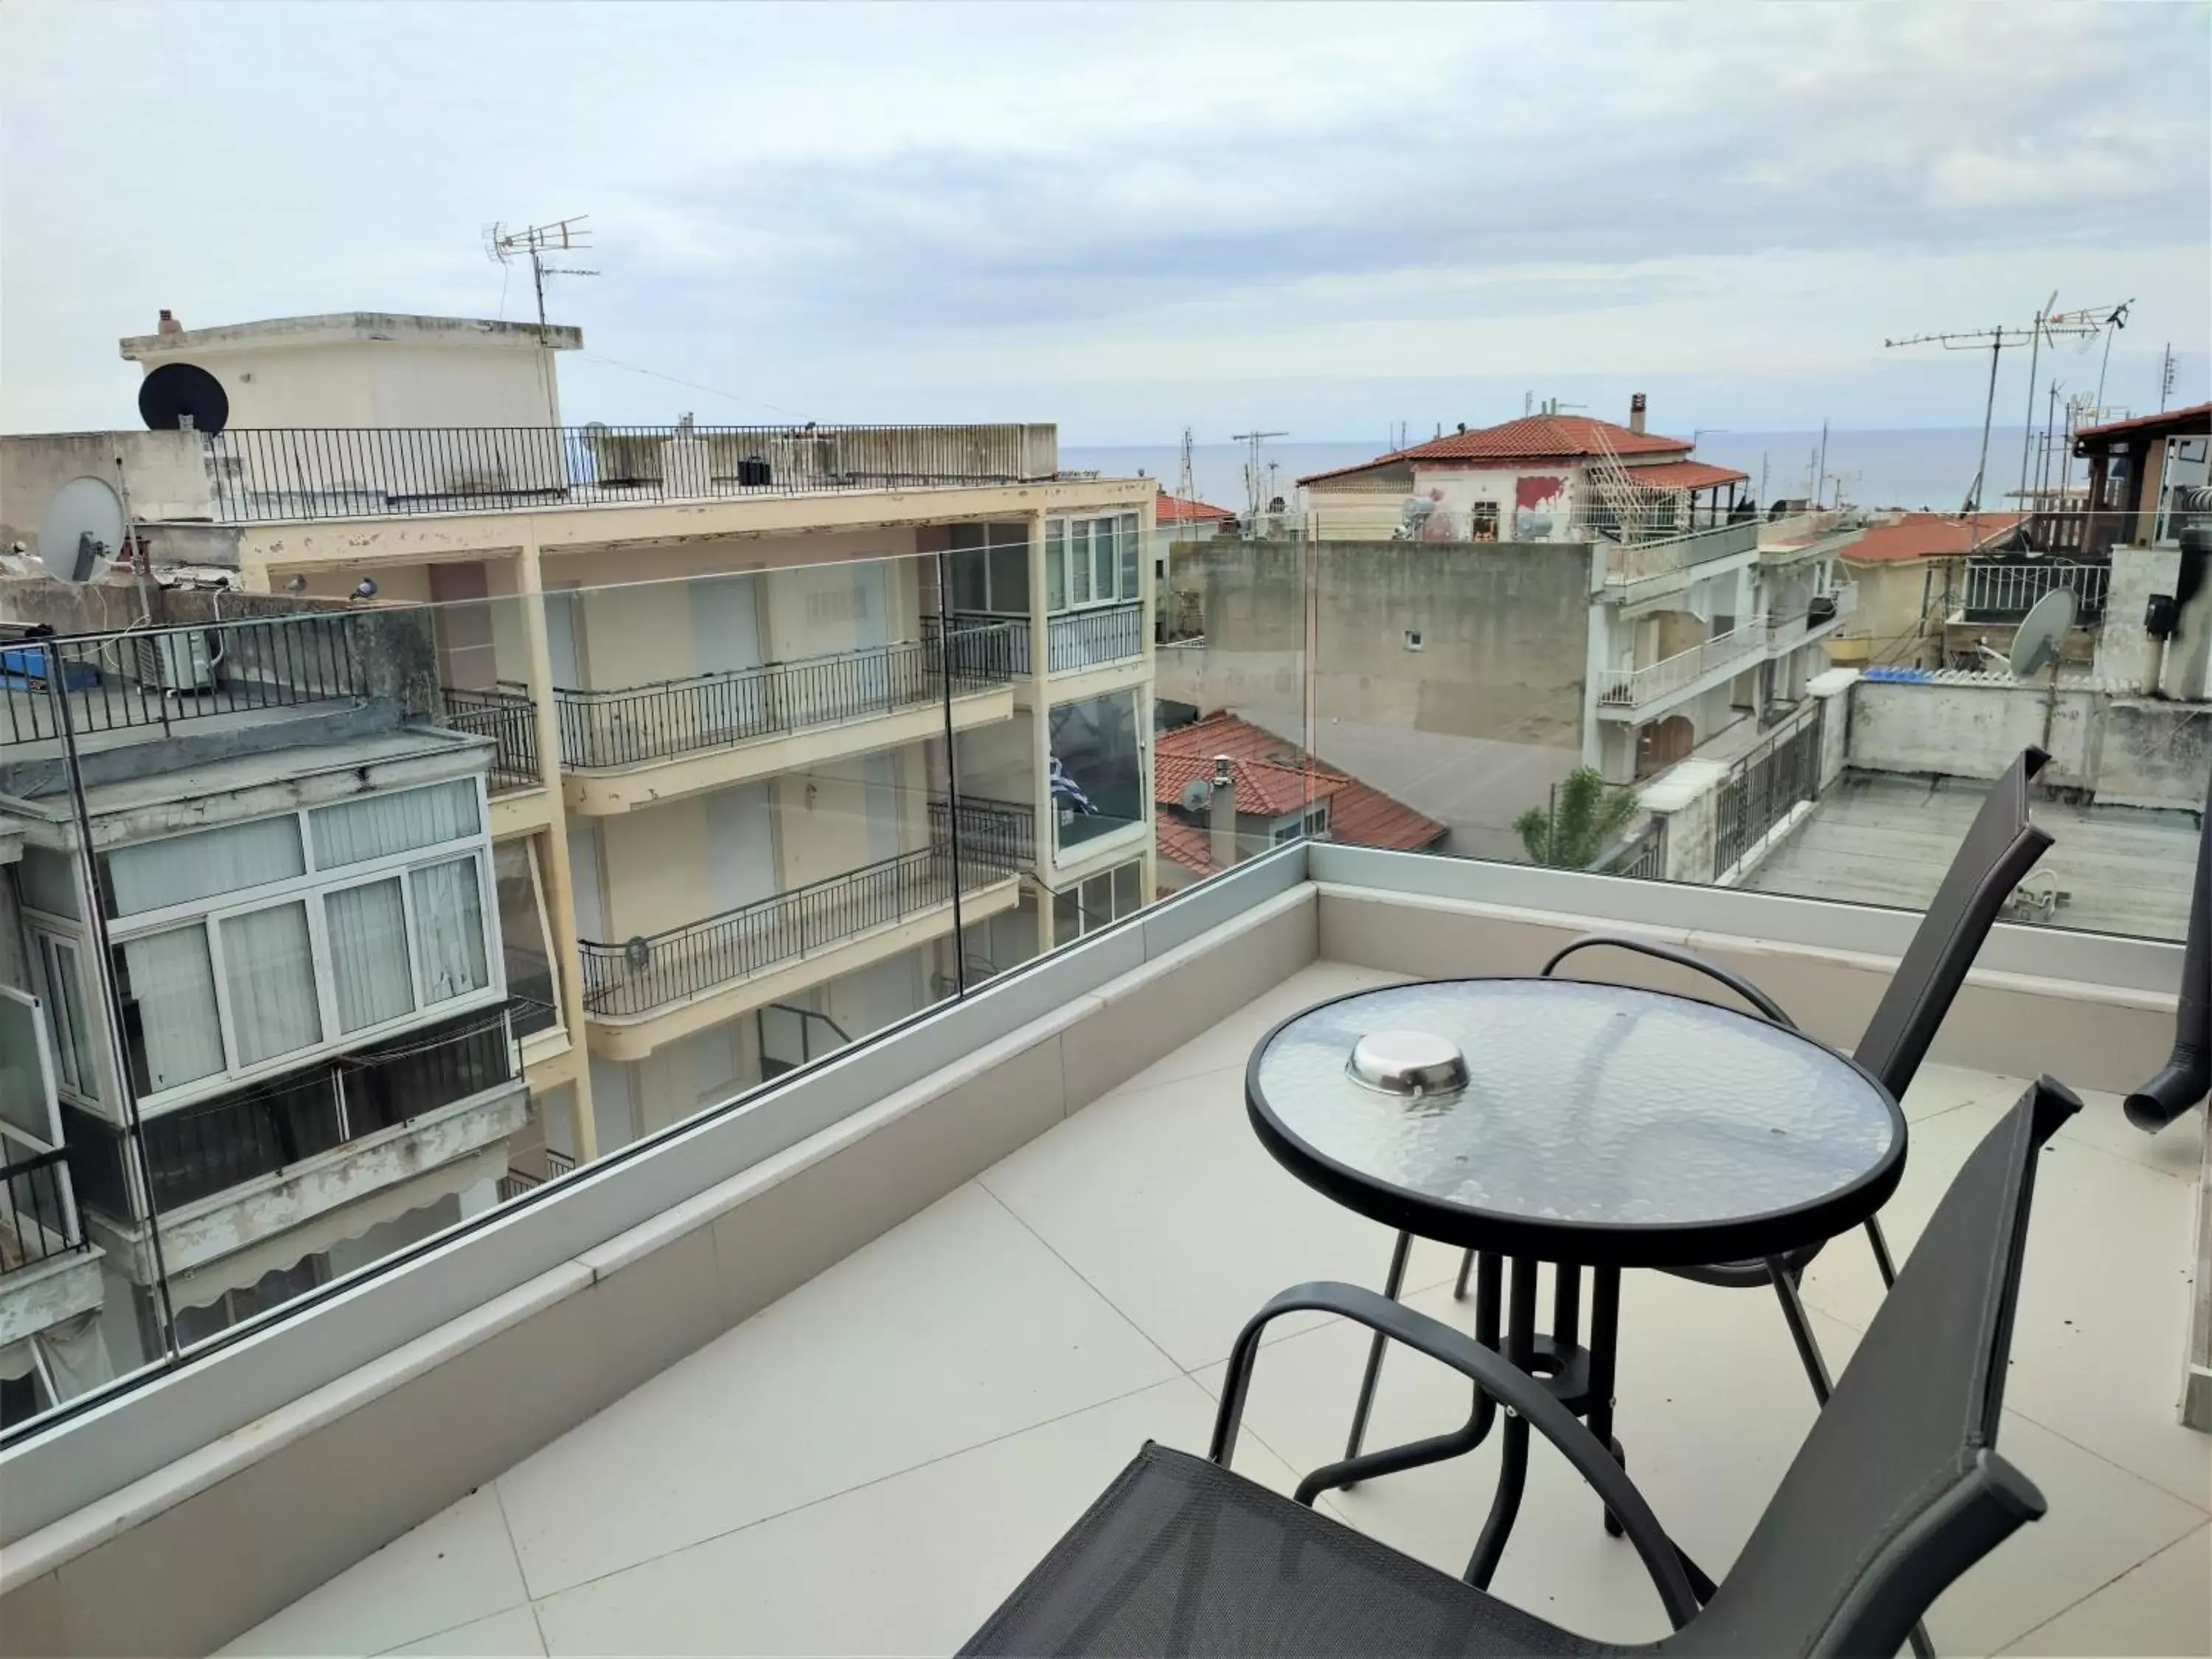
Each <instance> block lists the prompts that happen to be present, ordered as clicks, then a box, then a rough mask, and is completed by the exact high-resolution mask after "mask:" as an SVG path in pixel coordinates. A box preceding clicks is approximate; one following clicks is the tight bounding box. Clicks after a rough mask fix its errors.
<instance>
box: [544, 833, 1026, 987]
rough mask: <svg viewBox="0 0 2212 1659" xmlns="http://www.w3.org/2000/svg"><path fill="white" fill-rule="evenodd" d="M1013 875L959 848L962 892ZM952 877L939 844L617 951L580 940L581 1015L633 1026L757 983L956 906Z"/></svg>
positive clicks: (984, 854)
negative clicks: (661, 1011)
mask: <svg viewBox="0 0 2212 1659" xmlns="http://www.w3.org/2000/svg"><path fill="white" fill-rule="evenodd" d="M1013 873H1014V868H1013V866H1012V863H1011V862H1007V861H1001V860H999V859H997V858H995V857H994V855H993V854H992V852H991V850H990V849H989V848H987V847H984V846H979V847H978V848H975V849H974V850H972V851H971V850H970V849H969V848H967V847H966V846H965V845H963V847H962V848H961V855H960V858H959V860H958V865H957V874H958V877H959V890H960V891H962V892H963V893H967V892H973V891H975V890H978V889H980V888H983V887H987V886H991V885H993V884H996V883H999V882H1002V881H1004V880H1006V878H1008V877H1009V876H1011V875H1012V874H1013ZM954 874H955V862H954V860H953V857H952V848H951V845H950V843H949V842H942V841H938V842H932V843H931V844H930V845H929V846H927V847H921V848H915V850H914V851H913V852H910V853H900V854H896V855H895V856H893V857H891V858H887V859H883V860H878V861H877V862H876V863H874V864H869V865H863V866H861V867H860V869H857V870H848V871H846V872H843V873H842V874H841V875H835V876H830V877H828V878H825V879H823V880H821V881H817V882H812V883H810V884H808V885H806V886H805V887H794V888H793V889H792V890H790V891H789V892H787V893H778V894H776V895H775V896H773V897H769V898H764V899H760V900H757V901H756V902H753V903H751V904H746V905H741V906H739V907H738V908H736V909H734V910H726V911H724V912H723V913H722V914H720V915H714V916H708V917H707V918H705V919H704V920H702V921H695V922H691V923H689V924H687V925H685V926H684V927H671V928H668V929H665V931H663V932H661V933H653V934H649V935H640V936H639V937H637V938H635V939H629V940H627V941H625V942H624V943H622V944H619V945H617V944H609V943H604V942H601V941H599V940H593V939H583V940H580V941H579V942H578V944H577V951H578V953H579V955H580V957H582V959H583V967H584V1006H585V1007H586V1009H587V1010H589V1011H590V1012H592V1013H594V1014H598V1015H600V1016H602V1017H606V1018H617V1019H620V1018H633V1017H635V1016H638V1015H642V1014H649V1013H651V1012H653V1010H655V1009H657V1008H663V1007H666V1006H669V1005H670V1004H671V1003H677V1002H682V1001H684V1000H688V999H690V998H691V997H695V996H698V995H700V994H702V993H704V992H708V991H713V990H716V989H718V988H720V987H722V986H725V985H732V984H736V983H738V981H743V980H747V979H750V978H752V977H753V976H754V975H757V974H761V973H764V972H766V971H768V970H769V969H772V968H779V967H781V966H783V965H784V964H785V963H793V962H797V961H799V960H800V959H801V958H803V957H808V956H811V955H814V954H816V953H817V952H818V951H823V950H825V949H828V948H829V947H831V946H834V945H842V944H843V943H845V942H846V941H847V940H848V939H855V938H858V937H859V936H860V935H861V934H863V933H872V932H873V931H875V930H876V929H878V928H880V927H892V926H895V925H896V924H897V923H899V922H902V921H907V920H908V919H909V918H911V917H914V916H916V915H921V914H923V913H924V912H927V911H930V910H934V909H936V908H939V906H941V905H945V904H949V903H951V900H952V893H953V878H954Z"/></svg>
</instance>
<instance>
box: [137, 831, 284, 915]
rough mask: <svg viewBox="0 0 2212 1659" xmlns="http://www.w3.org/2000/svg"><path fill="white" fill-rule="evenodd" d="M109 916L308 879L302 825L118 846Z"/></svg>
mask: <svg viewBox="0 0 2212 1659" xmlns="http://www.w3.org/2000/svg"><path fill="white" fill-rule="evenodd" d="M106 870H107V889H108V903H109V914H110V915H118V916H132V915H140V914H141V913H143V912H144V911H148V910H161V909H166V908H168V907H169V906H170V905H173V904H189V903H191V902H192V901H193V900H194V899H203V898H212V897H214V896H216V895H217V894H219V893H235V892H238V891H240V890H243V889H245V888H248V887H260V886H264V885H266V884H268V883H270V882H272V881H283V880H285V879H287V878H289V877H292V876H297V875H303V874H305V873H306V872H307V860H306V859H305V858H304V856H303V855H302V854H301V849H300V821H299V819H297V818H295V817H291V816H289V814H288V815H287V816H285V817H280V818H258V819H256V820H255V821H253V822H252V823H231V824H225V825H224V826H223V827H222V829H197V830H194V831H193V832H192V833H191V835H189V836H168V837H167V839H165V840H162V841H149V842H140V843H139V844H138V845H137V846H136V847H118V848H116V849H115V850H114V851H113V852H112V853H110V854H107V856H106Z"/></svg>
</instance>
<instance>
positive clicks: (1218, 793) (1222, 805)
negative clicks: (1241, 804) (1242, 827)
mask: <svg viewBox="0 0 2212 1659" xmlns="http://www.w3.org/2000/svg"><path fill="white" fill-rule="evenodd" d="M1206 811H1207V815H1208V816H1207V823H1206V827H1207V829H1208V831H1209V835H1208V837H1207V842H1208V845H1207V848H1206V850H1207V851H1208V852H1209V853H1211V854H1212V857H1213V866H1214V868H1215V869H1217V870H1227V869H1230V868H1231V867H1232V866H1234V865H1235V864H1236V862H1237V772H1236V769H1235V768H1234V767H1232V766H1231V764H1230V762H1229V757H1228V756H1226V755H1216V756H1215V757H1213V794H1212V799H1210V800H1209V801H1208V802H1207V805H1206Z"/></svg>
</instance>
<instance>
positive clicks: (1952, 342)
mask: <svg viewBox="0 0 2212 1659" xmlns="http://www.w3.org/2000/svg"><path fill="white" fill-rule="evenodd" d="M2057 301H2058V295H2057V294H2056V293H2053V294H2052V295H2051V299H2050V300H2049V301H2046V302H2045V307H2044V309H2043V310H2042V311H2039V312H2038V313H2036V317H2035V321H2034V322H2033V324H2031V325H2029V326H2027V327H2026V328H2015V327H2012V326H2010V325H2005V324H2000V325H1998V326H1996V327H1995V328H1969V329H1953V330H1949V331H1945V332H1942V333H1936V334H1914V335H1911V336H1909V337H1906V338H1905V339H1901V340H1887V339H1886V340H1884V341H1883V342H1882V344H1883V345H1884V346H1885V347H1886V348H1888V349H1897V348H1899V347H1902V346H1916V345H1940V346H1942V348H1943V349H1944V350H1946V351H1979V350H1981V349H1984V347H1986V348H1987V349H1988V350H1989V354H1990V389H1989V394H1988V396H1987V397H1986V398H1984V400H1983V403H1982V454H1981V461H1980V464H1979V465H1977V466H1976V467H1975V469H1974V482H1973V483H1972V485H1971V486H1969V487H1968V489H1967V490H1966V503H1965V505H1964V506H1963V507H1960V512H1962V513H1978V512H1980V511H1981V506H1982V489H1983V488H1984V484H1985V483H1986V482H1987V480H1988V477H1989V471H1990V419H1991V417H1992V416H1994V415H1995V414H1996V406H1997V362H1998V360H1999V359H2000V358H2001V357H2002V356H2003V354H2004V351H2005V349H2006V348H2007V347H2008V346H2015V347H2016V346H2024V345H2028V344H2031V343H2033V344H2036V345H2038V346H2039V345H2040V344H2041V343H2042V341H2043V340H2044V338H2045V337H2046V336H2048V337H2052V338H2057V337H2062V336H2063V337H2070V338H2075V339H2083V338H2087V337H2089V336H2092V335H2093V334H2095V333H2097V332H2098V331H2099V330H2100V329H2102V328H2103V327H2104V326H2105V322H2104V321H2103V320H2100V321H2099V322H2097V323H2096V324H2094V325H2089V324H2087V323H2084V322H2082V321H2081V320H2079V319H2080V318H2081V316H2083V315H2085V314H2086V313H2062V314H2059V315H2052V314H2051V306H2053V305H2056V304H2057ZM2126 309H2127V307H2125V306H2120V307H2114V308H2112V317H2114V318H2118V316H2119V315H2120V313H2124V312H2125V311H2126ZM2100 315H2101V313H2100ZM2027 385H2028V410H2029V413H2028V420H2029V422H2030V423H2031V424H2033V422H2034V419H2035V415H2034V398H2035V377H2034V374H2033V372H2032V371H2031V373H2030V374H2029V376H2028V382H2027ZM2021 489H2027V450H2026V448H2025V447H2023V448H2022V450H2021Z"/></svg>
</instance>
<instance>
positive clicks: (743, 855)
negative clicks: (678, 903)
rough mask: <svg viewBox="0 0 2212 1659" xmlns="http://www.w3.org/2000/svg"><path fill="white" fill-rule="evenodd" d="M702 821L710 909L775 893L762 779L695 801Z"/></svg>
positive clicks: (722, 911)
mask: <svg viewBox="0 0 2212 1659" xmlns="http://www.w3.org/2000/svg"><path fill="white" fill-rule="evenodd" d="M700 810H701V811H702V812H703V813H705V815H706V820H707V872H708V888H709V890H710V891H711V892H712V894H713V895H714V896H713V900H712V903H711V909H710V913H711V914H713V915H726V914H727V913H728V912H730V911H732V910H738V909H742V908H744V907H745V906H747V905H749V904H757V903H759V902H761V901H762V900H763V899H770V898H774V897H775V893H776V876H775V830H774V829H773V827H772V824H773V821H774V816H775V815H774V812H773V810H772V809H771V807H770V805H769V786H768V785H767V784H766V783H746V784H740V785H738V787H736V788H734V789H718V790H716V791H715V792H714V793H713V794H711V795H708V796H707V797H706V798H705V799H703V800H702V801H701V802H700Z"/></svg>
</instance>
